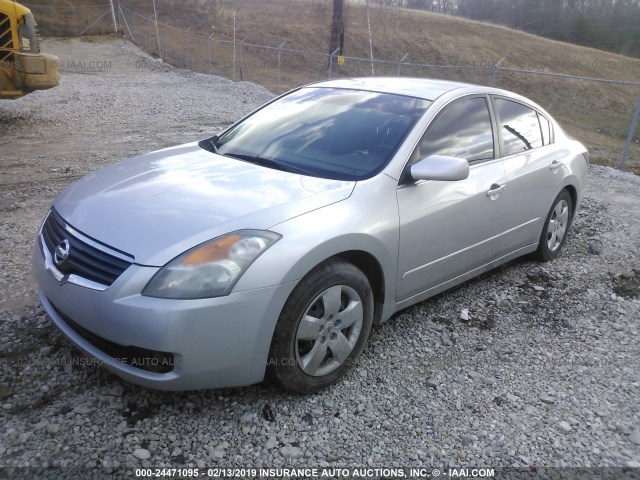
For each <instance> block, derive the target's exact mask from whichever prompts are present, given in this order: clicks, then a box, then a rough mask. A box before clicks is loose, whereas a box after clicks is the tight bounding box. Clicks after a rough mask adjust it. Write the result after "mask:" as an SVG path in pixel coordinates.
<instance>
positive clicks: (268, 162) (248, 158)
mask: <svg viewBox="0 0 640 480" xmlns="http://www.w3.org/2000/svg"><path fill="white" fill-rule="evenodd" d="M223 155H225V156H227V157H233V158H237V159H238V160H243V161H245V162H249V163H255V164H256V165H260V166H261V167H267V168H275V169H276V170H281V171H283V172H289V173H298V174H300V175H309V176H312V177H317V176H318V175H316V174H315V173H312V172H310V171H309V170H305V169H304V168H300V167H297V166H295V165H291V164H290V163H286V162H281V161H280V160H274V159H272V158H263V157H260V156H257V155H256V156H253V155H243V154H241V153H235V152H231V153H224V154H223Z"/></svg>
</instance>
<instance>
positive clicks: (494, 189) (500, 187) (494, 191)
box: [487, 183, 507, 200]
mask: <svg viewBox="0 0 640 480" xmlns="http://www.w3.org/2000/svg"><path fill="white" fill-rule="evenodd" d="M505 188H507V185H506V184H504V185H498V184H497V183H494V184H493V185H491V188H490V189H489V191H488V192H487V197H490V198H491V199H492V200H493V197H495V196H496V195H499V194H500V192H502V191H503V190H504V189H505Z"/></svg>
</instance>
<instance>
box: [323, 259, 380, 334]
mask: <svg viewBox="0 0 640 480" xmlns="http://www.w3.org/2000/svg"><path fill="white" fill-rule="evenodd" d="M332 258H339V259H341V260H345V261H347V262H349V263H351V264H353V265H355V266H356V267H357V268H358V269H359V270H360V271H361V272H362V273H364V275H365V276H366V277H367V279H368V280H369V284H370V285H371V290H372V292H373V304H374V309H373V323H374V325H377V324H379V323H380V322H381V319H382V307H383V305H384V298H385V277H384V271H383V269H382V266H381V265H380V262H378V259H377V258H376V257H375V256H373V255H372V254H371V253H369V252H366V251H364V250H347V251H345V252H341V253H338V254H336V255H334V256H333V257H330V258H328V259H327V260H325V262H326V261H328V260H331V259H332ZM323 263H324V262H323Z"/></svg>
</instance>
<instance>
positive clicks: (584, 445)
mask: <svg viewBox="0 0 640 480" xmlns="http://www.w3.org/2000/svg"><path fill="white" fill-rule="evenodd" d="M45 49H46V51H49V52H52V53H56V54H58V55H60V56H61V57H62V63H61V67H62V71H63V75H62V85H61V86H60V87H58V88H56V89H54V90H50V91H45V92H37V93H34V94H32V95H29V96H27V97H25V98H23V99H21V100H18V101H14V102H1V103H0V127H1V128H2V131H3V132H4V135H3V137H2V138H1V139H0V152H1V155H2V157H1V160H0V161H1V164H0V184H1V186H2V188H1V191H0V211H1V217H0V225H1V229H0V255H1V259H2V260H1V261H0V289H1V290H0V404H1V405H0V467H13V466H47V465H51V466H107V467H120V468H129V469H131V468H134V467H140V466H146V467H149V466H154V467H160V466H201V467H203V466H205V465H206V466H216V465H217V466H223V467H247V466H255V467H259V466H272V467H277V466H319V467H323V466H331V467H355V466H358V467H366V466H374V467H382V466H385V467H390V466H438V467H445V466H458V467H464V466H474V465H481V466H491V467H500V466H524V467H526V466H529V465H533V464H535V465H537V466H555V467H564V466H566V467H578V466H587V467H588V466H594V467H595V466H600V467H605V466H617V467H632V468H633V467H635V468H636V469H637V468H638V467H640V388H639V385H640V373H639V372H640V347H639V340H640V336H639V331H640V326H639V319H640V260H639V259H638V252H639V249H640V222H638V214H639V213H640V178H638V177H634V176H631V175H627V174H620V173H618V172H615V171H614V170H611V169H607V168H603V167H592V169H591V178H590V185H589V191H588V193H587V197H586V200H585V202H584V204H583V206H582V209H581V210H580V212H579V214H578V217H577V219H576V222H575V224H574V226H573V229H572V231H571V234H570V236H569V239H568V242H567V244H566V246H565V250H564V253H563V255H562V256H561V257H560V258H559V259H558V260H556V261H554V262H551V263H548V264H544V265H540V264H538V263H536V262H534V261H531V260H530V259H522V260H518V261H515V262H512V263H510V264H509V265H507V266H505V267H503V268H500V269H498V270H496V271H494V272H492V273H489V274H486V275H484V276H482V277H481V278H478V279H476V280H474V281H471V282H467V283H466V284H464V285H463V286H461V287H459V288H456V289H454V290H452V291H450V292H447V293H445V294H442V295H439V296H437V297H435V298H433V299H431V300H429V301H426V302H423V303H421V304H420V305H417V306H415V307H413V308H410V309H407V310H405V311H403V312H401V313H399V314H398V315H396V316H395V317H394V318H393V320H392V321H390V322H388V323H386V324H385V325H383V326H381V327H379V328H376V329H374V331H373V332H372V337H371V339H370V341H369V344H368V347H367V348H366V350H365V352H364V354H363V356H362V359H361V361H360V362H359V363H360V364H359V365H358V367H357V368H356V369H354V370H352V371H351V372H350V374H349V375H348V376H347V378H346V380H345V381H343V382H342V383H340V384H339V385H337V386H335V387H332V388H331V389H329V390H327V391H325V392H323V393H320V394H317V395H313V396H294V395H289V394H287V393H283V392H281V391H279V390H278V389H276V388H275V387H274V386H271V385H257V386H252V387H247V388H240V389H229V390H217V391H202V392H189V393H166V392H155V391H150V390H146V389H143V388H140V387H137V386H134V385H130V384H127V383H124V382H123V381H121V380H120V379H119V378H117V377H115V376H114V375H112V374H110V373H109V372H107V371H105V370H103V369H102V368H101V367H99V366H97V365H94V364H92V363H91V362H88V361H84V360H83V359H84V357H82V356H81V355H80V354H79V353H78V352H76V351H75V350H74V349H73V348H72V346H71V345H70V343H69V342H68V341H67V340H66V339H65V338H64V337H63V336H62V335H61V334H60V333H58V331H57V330H56V329H55V328H54V327H53V326H52V324H51V323H50V321H49V319H48V318H47V317H46V315H45V314H44V313H43V310H42V308H41V307H40V306H39V304H38V301H37V297H36V292H35V282H34V280H33V279H32V276H31V272H30V266H29V258H30V248H31V244H32V241H33V239H34V237H35V234H36V230H37V228H38V226H39V222H41V220H42V218H43V216H44V214H45V212H46V210H47V208H48V205H49V203H50V202H51V200H52V199H53V197H54V196H55V195H56V194H57V193H58V192H59V191H61V190H62V189H63V188H64V187H65V186H66V185H68V184H69V183H70V182H72V181H74V180H75V179H77V178H79V177H80V176H82V175H84V174H86V173H88V172H91V171H94V170H95V169H97V168H98V167H100V166H103V165H106V164H109V163H112V162H114V161H116V160H119V159H121V158H123V157H127V156H131V155H134V154H137V153H140V152H143V151H148V150H153V149H157V148H161V147H165V146H169V145H172V144H177V143H184V142H187V141H191V140H195V139H199V138H203V137H204V136H206V135H207V134H208V133H210V132H215V131H217V130H219V129H220V128H221V127H222V126H224V125H227V124H229V123H230V122H231V121H233V120H234V119H236V118H238V117H240V116H241V115H243V114H244V113H246V112H247V111H249V110H251V109H252V108H254V107H255V106H257V105H259V104H260V103H262V102H263V101H265V100H267V99H269V98H270V97H271V94H270V93H269V92H268V91H266V90H265V89H263V88H262V87H259V86H256V85H253V84H249V83H234V82H231V81H229V80H226V79H222V78H218V77H212V76H206V75H201V74H195V73H191V72H187V71H182V70H176V69H174V68H171V67H168V66H166V65H163V64H162V63H159V62H157V61H155V60H153V59H150V58H149V57H147V56H146V54H144V53H142V52H141V51H139V50H138V49H136V48H135V47H133V46H132V45H130V44H128V43H126V42H125V41H123V40H120V39H99V40H97V39H94V40H91V41H86V40H49V41H47V42H45ZM83 61H84V63H83ZM91 62H93V63H91ZM98 62H102V64H101V66H102V67H103V68H102V71H100V69H99V68H97V67H98ZM108 62H110V63H108ZM463 310H467V311H468V317H469V319H468V320H463V319H461V316H462V317H465V315H464V314H463V315H461V313H462V311H463ZM465 313H467V312H465ZM634 471H635V472H636V473H638V472H639V470H634ZM14 474H15V472H14ZM16 475H18V476H19V473H17V474H16ZM1 477H2V475H1V471H0V478H1Z"/></svg>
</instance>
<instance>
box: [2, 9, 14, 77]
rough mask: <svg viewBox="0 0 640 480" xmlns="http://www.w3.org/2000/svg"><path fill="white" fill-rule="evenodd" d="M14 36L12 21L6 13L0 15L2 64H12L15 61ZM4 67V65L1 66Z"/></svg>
mask: <svg viewBox="0 0 640 480" xmlns="http://www.w3.org/2000/svg"><path fill="white" fill-rule="evenodd" d="M13 49H14V46H13V36H12V35H11V20H10V19H9V17H8V16H7V15H5V14H4V13H0V62H1V63H5V62H11V61H12V59H13ZM0 66H2V65H0Z"/></svg>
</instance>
